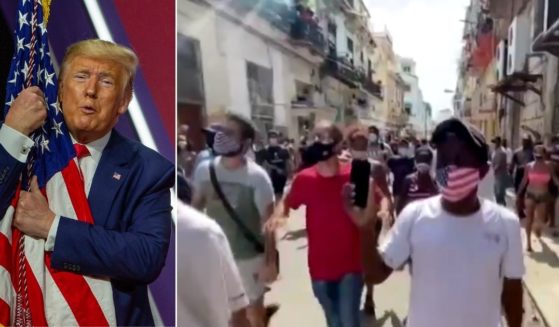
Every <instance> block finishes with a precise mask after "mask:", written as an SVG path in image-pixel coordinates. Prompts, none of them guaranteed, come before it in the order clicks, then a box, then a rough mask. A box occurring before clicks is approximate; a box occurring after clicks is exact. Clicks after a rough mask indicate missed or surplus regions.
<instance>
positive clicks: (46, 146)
mask: <svg viewBox="0 0 559 327" xmlns="http://www.w3.org/2000/svg"><path fill="white" fill-rule="evenodd" d="M49 143H50V141H49V139H48V138H45V136H44V135H42V136H41V142H40V144H39V145H40V146H41V151H43V153H45V150H47V151H48V152H50V148H49Z"/></svg>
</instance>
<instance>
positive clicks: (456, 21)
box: [363, 0, 470, 119]
mask: <svg viewBox="0 0 559 327" xmlns="http://www.w3.org/2000/svg"><path fill="white" fill-rule="evenodd" d="M363 1H364V2H365V4H366V5H367V8H368V9H369V12H370V14H371V20H372V23H373V27H374V31H375V32H381V31H383V30H384V28H385V27H386V28H387V29H388V31H389V32H390V34H391V36H392V42H393V44H394V50H395V51H396V53H397V54H398V55H400V56H403V57H411V58H413V59H414V60H415V61H416V64H417V68H416V69H417V71H416V72H417V75H418V77H419V86H420V88H421V90H422V92H423V98H424V101H427V102H429V103H431V106H432V108H433V118H434V119H436V118H437V113H438V111H439V110H441V109H445V108H450V107H451V105H452V94H448V93H445V92H444V91H445V90H446V89H450V90H454V89H455V87H456V78H457V64H458V59H459V57H460V51H461V48H462V31H463V28H464V23H463V22H461V20H463V19H464V17H465V14H466V8H467V6H468V4H469V3H470V0H363Z"/></svg>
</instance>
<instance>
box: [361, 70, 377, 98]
mask: <svg viewBox="0 0 559 327" xmlns="http://www.w3.org/2000/svg"><path fill="white" fill-rule="evenodd" d="M358 73H359V82H360V83H361V87H362V88H363V89H364V90H365V91H367V92H369V93H370V94H372V95H374V96H376V97H377V98H379V99H382V86H381V85H380V84H378V83H375V82H373V81H372V76H371V75H372V74H367V73H365V72H364V71H359V72H358Z"/></svg>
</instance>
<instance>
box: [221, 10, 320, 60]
mask: <svg viewBox="0 0 559 327" xmlns="http://www.w3.org/2000/svg"><path fill="white" fill-rule="evenodd" d="M230 5H231V6H233V7H235V8H237V9H239V10H241V11H243V12H251V11H252V12H257V13H258V15H259V16H260V17H262V18H263V19H265V20H266V21H268V22H269V23H270V25H272V26H273V27H275V28H277V29H278V30H280V31H282V32H283V33H285V34H287V35H289V37H290V38H291V41H294V43H295V44H296V45H301V46H306V47H308V48H309V49H310V50H311V51H312V52H314V53H317V54H319V55H322V56H323V55H324V52H325V48H326V41H325V39H324V34H323V31H322V29H321V28H320V26H319V25H318V22H317V20H316V16H315V14H314V12H313V11H312V10H311V9H310V8H308V7H304V6H301V5H298V6H297V7H295V6H291V5H288V4H287V3H285V2H281V1H275V0H261V1H259V0H235V1H231V2H230Z"/></svg>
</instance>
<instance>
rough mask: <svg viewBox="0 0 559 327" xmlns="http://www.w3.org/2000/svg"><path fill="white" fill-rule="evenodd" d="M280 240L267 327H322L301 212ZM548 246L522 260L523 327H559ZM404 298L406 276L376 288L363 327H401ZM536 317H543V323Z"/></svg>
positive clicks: (558, 249) (558, 248) (487, 188)
mask: <svg viewBox="0 0 559 327" xmlns="http://www.w3.org/2000/svg"><path fill="white" fill-rule="evenodd" d="M480 196H484V197H492V176H488V177H487V178H486V179H484V181H483V182H482V184H481V185H480ZM545 237H547V236H544V238H545ZM279 238H280V241H279V243H278V247H279V250H280V253H281V275H280V279H279V280H278V281H277V282H276V283H274V285H272V290H271V291H270V293H268V294H267V296H266V302H267V303H278V304H280V306H281V307H280V310H279V311H278V313H277V314H276V315H275V316H274V318H273V319H272V321H271V323H270V327H326V322H325V319H324V316H323V313H322V309H321V308H320V306H319V304H318V302H317V301H316V300H315V298H314V295H313V293H312V289H311V284H310V277H309V274H308V268H307V238H306V231H305V219H304V211H303V210H297V211H293V212H292V213H291V217H290V219H289V221H288V223H287V225H286V226H285V227H284V229H283V230H281V231H280V235H279ZM333 241H335V240H333ZM545 241H546V242H547V240H545ZM552 243H553V246H554V247H553V248H552V247H551V246H550V247H545V250H544V251H543V252H542V253H544V254H538V253H540V250H539V248H538V247H537V246H536V244H534V251H535V252H534V254H533V255H532V256H526V265H527V270H528V273H527V276H526V279H525V286H526V296H525V297H524V298H525V305H524V308H525V311H526V313H525V320H526V321H525V323H524V325H523V326H524V327H544V326H548V327H555V326H557V327H559V322H558V321H557V320H555V319H557V318H559V311H554V310H552V309H551V307H552V306H553V305H554V304H555V305H556V304H557V299H559V278H558V277H554V276H553V269H554V268H556V267H558V266H559V260H558V259H557V256H555V261H553V260H550V259H549V258H550V257H551V255H550V252H553V251H555V253H559V243H557V242H552ZM546 244H547V243H546ZM555 271H556V270H555ZM554 280H555V281H554ZM552 281H554V282H552ZM544 290H545V291H544ZM409 292H410V277H409V274H408V272H407V271H402V272H394V273H393V274H392V275H391V276H390V278H389V279H388V280H387V281H386V282H384V283H383V284H381V285H378V286H377V287H376V288H375V303H376V306H377V309H376V314H377V320H376V321H372V320H371V319H370V318H368V317H366V316H364V315H363V316H362V322H363V324H362V327H403V324H402V320H403V319H404V318H405V317H406V313H407V311H408V301H409ZM534 298H535V301H534ZM548 311H551V312H548ZM540 312H543V313H545V315H543V316H545V318H543V316H542V314H541V313H540ZM546 322H547V323H546Z"/></svg>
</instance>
